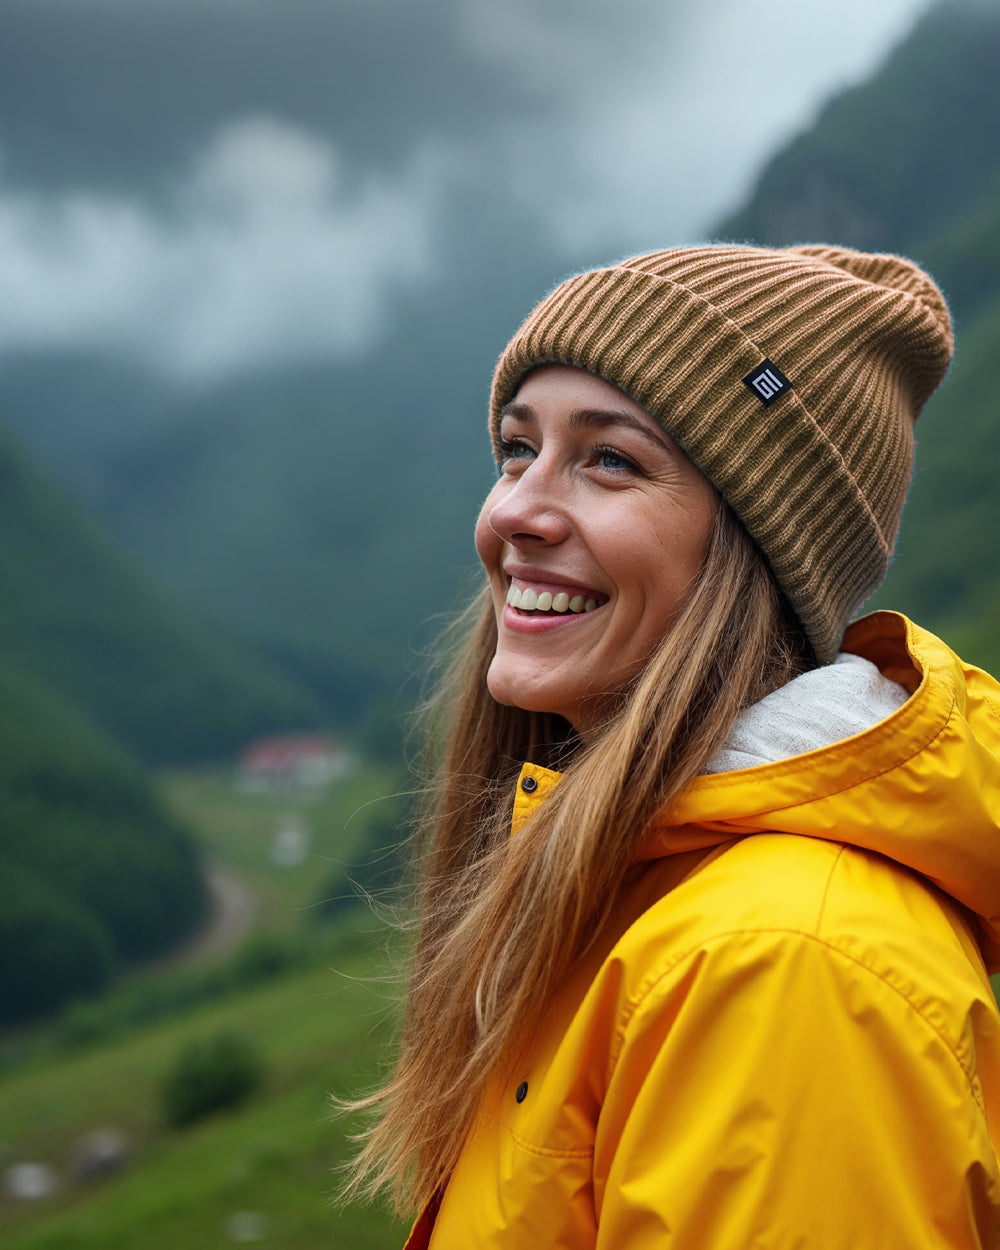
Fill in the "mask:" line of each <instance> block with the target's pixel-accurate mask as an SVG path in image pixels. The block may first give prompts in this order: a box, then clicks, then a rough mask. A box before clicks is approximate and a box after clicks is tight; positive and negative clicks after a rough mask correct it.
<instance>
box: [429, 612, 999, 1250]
mask: <svg viewBox="0 0 1000 1250" xmlns="http://www.w3.org/2000/svg"><path fill="white" fill-rule="evenodd" d="M844 649H845V650H847V651H850V652H854V653H855V654H860V655H863V656H865V657H866V658H867V659H869V660H871V661H873V662H874V663H876V664H877V665H878V667H879V668H880V669H881V671H882V673H883V674H884V675H885V676H887V677H890V678H892V679H893V680H894V681H896V682H898V683H900V684H901V685H902V686H904V687H905V689H906V690H907V691H908V692H909V695H910V697H909V698H908V699H907V701H906V702H905V703H904V704H903V705H902V706H901V707H900V708H899V710H898V711H896V712H895V713H893V714H892V715H891V716H889V717H888V719H886V720H883V721H881V722H880V723H878V724H877V725H875V726H874V727H873V728H871V729H869V730H867V731H866V732H864V733H861V734H858V735H857V736H855V737H851V738H848V739H847V740H845V741H843V742H839V743H837V744H835V745H833V746H830V747H825V748H822V749H820V750H815V751H811V752H809V753H807V754H804V755H798V756H795V757H793V758H790V759H786V760H782V761H779V762H777V763H771V764H765V765H763V766H761V767H757V768H751V769H744V770H741V771H738V772H729V773H719V774H716V775H712V776H705V777H699V778H698V779H697V780H696V781H695V782H694V783H693V784H692V785H691V786H690V787H689V788H688V789H687V790H686V791H685V792H684V794H683V795H682V796H681V798H680V800H679V801H678V802H677V803H676V804H675V805H674V807H673V809H672V810H671V813H670V816H669V819H668V820H664V821H663V823H662V824H658V825H657V826H656V827H655V828H654V829H653V830H652V831H651V834H650V836H649V838H648V839H647V840H646V842H645V844H644V846H643V847H642V849H641V852H640V855H639V856H638V857H637V861H636V863H635V864H634V865H633V868H632V870H631V875H630V878H629V887H628V889H627V891H626V892H625V895H624V897H623V899H622V901H621V904H620V906H619V908H618V910H617V912H616V913H615V915H614V916H613V917H612V920H611V922H610V924H609V925H608V926H607V929H606V931H605V932H604V933H602V935H601V938H600V940H599V941H598V942H597V943H596V945H595V946H594V947H593V948H592V949H591V950H590V951H589V953H588V955H587V957H586V958H585V960H584V961H583V962H582V963H581V965H580V966H579V967H578V968H577V970H576V972H575V974H574V975H573V977H572V978H571V979H570V981H569V982H568V983H567V984H566V986H565V987H564V989H563V991H562V993H561V995H560V996H558V997H557V998H556V999H555V1000H554V1001H553V1002H552V1004H551V1006H550V1008H549V1009H548V1010H547V1011H546V1012H545V1015H544V1018H543V1021H542V1023H541V1025H540V1026H539V1028H538V1029H537V1031H536V1032H535V1033H534V1034H533V1035H532V1036H531V1037H530V1038H528V1039H526V1041H527V1048H526V1052H525V1057H524V1058H523V1059H522V1060H521V1061H519V1062H518V1064H517V1066H511V1067H510V1069H509V1070H507V1071H504V1072H502V1073H500V1074H499V1076H498V1080H497V1083H496V1091H495V1097H494V1098H493V1099H492V1100H490V1101H489V1104H488V1105H485V1106H484V1107H483V1109H482V1112H481V1114H480V1116H479V1119H478V1121H477V1122H476V1123H475V1125H474V1126H473V1128H472V1131H471V1133H470V1136H469V1139H468V1141H467V1142H466V1145H465V1147H464V1150H463V1153H462V1155H461V1158H460V1161H459V1163H458V1166H457V1169H456V1171H455V1173H454V1175H453V1176H452V1178H451V1180H450V1182H449V1184H448V1186H447V1188H446V1189H445V1191H444V1193H443V1195H441V1196H440V1197H439V1200H437V1201H435V1202H434V1203H432V1204H431V1206H430V1207H429V1208H428V1209H427V1210H426V1211H424V1213H423V1214H422V1215H421V1217H420V1219H419V1220H418V1222H417V1224H416V1226H415V1228H414V1230H413V1232H412V1234H411V1236H410V1239H409V1241H408V1243H407V1250H424V1248H427V1247H429V1248H430V1250H813V1248H814V1250H938V1248H940V1250H944V1248H945V1247H947V1248H948V1250H997V1248H998V1247H1000V1168H998V1162H997V1150H998V1146H1000V1015H998V1012H997V1006H996V1002H995V999H994V996H993V993H992V990H991V986H990V982H989V980H988V976H987V970H988V969H989V970H996V969H998V968H1000V687H998V685H997V683H996V682H994V681H993V680H992V679H991V678H990V677H988V676H987V675H986V674H984V673H982V672H980V671H979V670H977V669H974V668H969V667H964V666H963V665H962V663H961V661H960V660H959V659H958V658H957V657H956V656H955V655H954V654H953V653H952V652H951V651H949V650H948V648H947V647H946V646H945V645H944V644H943V643H941V642H940V641H938V640H937V639H936V638H934V637H932V636H931V635H929V634H927V633H925V632H924V631H922V630H920V629H918V628H917V627H916V626H914V625H912V624H911V623H910V622H908V621H906V620H905V619H904V618H902V617H899V616H896V615H894V614H891V613H876V614H875V615H873V616H870V617H866V618H865V619H864V620H862V621H860V622H858V623H857V624H856V625H854V626H853V627H852V628H851V629H850V630H849V632H848V635H847V638H846V639H845V643H844ZM526 777H530V778H532V779H534V781H535V782H537V786H535V787H534V788H533V787H532V782H531V781H529V782H528V785H527V787H526V789H527V790H528V791H532V790H533V792H532V793H530V794H529V793H526V792H525V790H524V789H522V790H521V791H519V797H518V800H517V805H516V806H517V810H516V811H515V821H517V820H518V819H520V818H523V817H524V816H525V815H526V814H527V813H528V812H529V811H530V809H531V808H532V807H533V805H534V804H536V803H538V802H541V801H543V800H544V796H545V793H546V791H547V790H548V789H549V788H551V786H552V785H553V784H555V782H556V781H557V780H558V778H557V776H556V775H555V774H553V773H549V772H546V770H544V769H540V768H536V767H534V766H527V767H526V769H525V771H524V773H523V774H522V785H523V781H524V779H525V778H526Z"/></svg>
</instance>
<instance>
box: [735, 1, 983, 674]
mask: <svg viewBox="0 0 1000 1250" xmlns="http://www.w3.org/2000/svg"><path fill="white" fill-rule="evenodd" d="M998 60H1000V9H998V8H997V6H995V5H992V4H982V3H975V2H974V0H952V2H950V3H944V4H941V5H939V6H937V7H936V8H934V9H933V10H931V11H930V12H929V13H928V14H927V16H926V17H925V18H924V20H923V21H922V22H921V23H920V24H919V25H918V26H917V28H916V29H915V30H914V32H913V34H912V35H911V36H910V38H909V39H907V40H906V41H905V42H904V43H903V44H902V45H901V46H900V47H899V48H898V49H897V50H896V52H895V53H894V54H893V56H892V57H891V58H890V60H889V61H888V63H887V64H886V65H885V66H884V68H883V69H882V71H881V72H880V73H878V74H877V75H876V76H875V77H874V78H873V79H872V80H871V81H870V82H868V83H866V84H864V85H862V86H859V87H857V88H854V89H852V90H850V91H848V92H845V93H844V94H843V95H841V96H839V97H837V98H836V99H834V100H833V101H831V102H830V104H828V105H827V107H826V108H825V109H824V110H823V112H822V114H821V115H820V117H819V118H818V120H817V121H816V124H815V125H814V126H813V127H812V128H811V129H810V130H808V131H807V132H806V133H805V134H803V135H801V136H799V137H798V138H797V139H796V140H794V141H793V142H792V143H791V144H789V146H788V147H787V148H786V149H785V150H784V151H782V152H781V153H779V154H778V155H777V156H776V157H775V159H774V160H773V161H772V162H771V164H770V165H769V166H768V168H767V169H766V170H765V171H764V172H763V174H762V176H761V178H760V180H759V182H758V185H757V187H756V189H755V191H754V192H753V195H752V196H751V198H750V200H749V202H748V203H747V204H746V205H745V206H744V207H743V208H742V209H741V210H740V211H739V212H737V213H736V214H735V215H734V216H732V217H731V218H730V219H729V220H727V221H725V222H723V223H721V225H720V226H719V228H718V230H717V231H716V232H715V233H716V235H717V237H721V238H730V239H752V240H754V241H757V242H761V243H772V244H785V243H794V242H801V241H805V240H832V241H836V242H842V243H847V244H851V245H854V246H856V247H862V248H874V249H882V250H888V251H895V252H901V253H905V254H908V255H911V256H913V257H914V258H916V259H917V260H919V261H920V262H921V263H922V264H924V265H926V266H927V268H928V269H929V270H930V271H931V272H932V273H933V274H934V276H935V277H936V278H937V280H938V281H939V283H940V284H941V286H942V288H943V290H944V291H945V294H946V295H947V296H948V299H949V302H950V304H951V307H952V311H953V314H954V317H955V327H956V335H957V349H956V356H955V362H954V365H953V366H952V370H951V372H950V374H949V376H948V378H947V380H946V381H945V383H944V385H943V386H942V388H941V389H940V391H939V392H938V393H937V394H936V395H935V396H934V398H933V399H932V400H931V402H930V403H929V404H928V406H927V408H926V409H925V412H924V414H923V415H922V416H921V419H920V422H919V425H918V428H917V439H918V454H917V469H916V476H915V479H914V484H913V486H912V488H911V491H910V494H909V497H908V499H907V506H906V511H905V514H904V521H903V528H902V532H901V535H900V539H899V542H898V544H897V549H896V556H895V558H894V561H893V564H892V567H891V569H890V572H889V576H888V578H887V580H886V583H885V586H884V587H883V589H882V590H881V591H880V592H879V594H878V595H877V596H876V597H875V599H873V600H872V601H871V603H870V604H869V606H885V607H890V606H891V607H898V608H901V609H902V610H904V611H906V612H908V613H910V614H911V615H913V616H915V617H917V618H918V619H920V620H921V621H922V622H923V623H925V624H928V625H930V626H932V627H933V628H937V629H939V630H941V631H942V632H943V633H945V635H946V636H947V637H948V638H949V639H952V640H954V641H955V642H956V644H957V645H961V646H962V647H963V649H965V650H966V654H967V655H968V658H970V659H972V660H974V661H976V662H978V663H981V664H984V665H986V666H987V667H991V668H994V669H996V668H1000V545H998V544H997V542H996V535H997V533H1000V489H998V485H997V467H998V465H1000V400H998V398H997V386H996V379H995V365H994V362H995V361H996V360H997V359H998V357H1000V161H998V159H997V153H998V150H1000V149H998V145H997V136H998V135H1000V77H998V75H997V74H996V68H995V67H996V65H997V62H998Z"/></svg>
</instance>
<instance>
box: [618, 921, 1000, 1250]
mask: <svg viewBox="0 0 1000 1250" xmlns="http://www.w3.org/2000/svg"><path fill="white" fill-rule="evenodd" d="M617 1045H618V1050H617V1054H616V1055H615V1056H614V1061H613V1068H612V1071H611V1073H610V1077H609V1088H608V1092H607V1096H606V1098H605V1101H604V1106H603V1110H602V1112H601V1118H600V1123H599V1125H598V1133H597V1142H596V1146H597V1150H596V1154H595V1176H596V1179H597V1184H596V1197H597V1209H598V1237H597V1247H598V1250H654V1248H655V1250H668V1248H669V1250H751V1248H752V1250H792V1248H793V1247H795V1248H796V1250H807V1248H811V1247H815V1248H816V1250H897V1248H898V1250H904V1248H905V1250H913V1248H914V1247H918V1246H919V1247H921V1248H922V1250H945V1248H947V1250H988V1248H989V1247H997V1246H1000V1177H998V1169H997V1159H996V1155H995V1152H994V1148H993V1145H992V1144H991V1140H990V1133H989V1129H988V1125H987V1121H986V1116H985V1112H984V1107H983V1103H982V1092H981V1090H980V1089H979V1086H978V1082H977V1081H976V1078H975V1074H974V1072H973V1071H971V1065H972V1063H973V1062H974V1058H973V1057H971V1056H970V1055H969V1054H963V1053H962V1050H961V1048H960V1047H956V1046H955V1044H954V1042H952V1043H949V1041H948V1040H946V1038H945V1036H944V1035H943V1034H942V1033H941V1032H940V1031H939V1029H938V1028H937V1027H936V1024H935V1020H934V1018H933V1013H932V1012H927V1011H925V1010H918V1009H917V1007H916V1006H915V1005H914V1004H912V1003H911V1002H910V1001H908V1000H907V998H906V997H905V996H904V995H902V994H901V993H900V992H899V990H898V989H897V988H894V987H893V986H892V985H890V984H889V983H887V981H886V980H885V979H883V978H882V977H880V976H879V975H878V974H877V973H876V972H873V971H872V970H871V968H870V967H867V966H864V965H862V964H860V963H858V962H856V961H855V960H854V959H852V958H850V957H849V956H848V955H847V954H845V953H844V952H842V951H840V950H837V949H834V948H833V947H831V946H829V945H827V944H825V943H824V942H823V941H821V940H819V939H817V938H814V937H811V936H809V935H806V934H800V933H788V932H767V933H760V932H752V933H736V934H728V935H725V936H724V937H720V938H718V939H717V940H715V941H713V942H712V943H709V944H706V945H705V946H704V947H703V948H702V949H701V950H699V951H697V952H694V953H692V954H689V955H688V956H686V957H685V959H683V960H682V961H680V963H678V964H677V965H675V966H673V967H671V968H670V969H669V970H668V971H666V972H663V973H661V974H659V975H658V976H656V977H655V978H654V977H651V978H650V979H649V983H648V986H645V987H644V992H643V994H642V995H641V997H640V998H639V999H638V1000H637V1001H636V1002H635V1003H634V1004H633V1006H632V1010H631V1013H630V1014H628V1015H627V1017H626V1019H625V1022H624V1024H623V1026H622V1029H621V1031H620V1034H619V1037H618V1043H617ZM970 1049H971V1048H970Z"/></svg>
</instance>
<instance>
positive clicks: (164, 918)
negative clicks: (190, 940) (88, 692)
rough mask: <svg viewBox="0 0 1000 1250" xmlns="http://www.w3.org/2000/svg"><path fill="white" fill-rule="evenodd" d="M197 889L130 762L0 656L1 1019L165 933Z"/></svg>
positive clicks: (96, 974) (181, 838)
mask: <svg viewBox="0 0 1000 1250" xmlns="http://www.w3.org/2000/svg"><path fill="white" fill-rule="evenodd" d="M205 901H206V900H205V889H204V885H203V882H202V878H201V874H200V871H199V866H198V863H197V859H196V855H195V851H194V846H193V842H192V841H191V839H190V838H189V836H188V834H187V833H186V832H185V831H184V830H182V829H181V828H180V827H179V826H178V825H177V824H176V823H175V822H174V820H173V819H172V818H170V817H169V816H168V815H167V814H166V813H165V811H164V810H163V809H162V807H161V806H160V804H159V802H158V800H157V799H156V796H155V795H154V793H153V790H152V787H151V786H150V784H149V782H148V781H147V780H146V778H145V776H144V775H143V773H142V770H141V769H140V768H139V766H138V765H137V764H135V763H134V762H133V761H131V760H130V759H129V757H128V756H127V755H126V754H125V753H124V752H123V751H122V750H121V749H120V748H119V747H118V746H116V745H115V744H114V743H113V742H112V741H111V740H110V739H109V738H108V737H106V736H105V735H104V734H102V733H101V732H100V731H99V730H97V729H96V728H94V727H93V726H91V725H89V724H88V723H87V722H86V721H85V720H84V718H83V717H81V716H80V715H79V714H78V713H77V712H75V711H74V710H73V709H72V708H70V707H69V706H68V705H66V704H65V703H63V702H62V701H60V700H59V699H57V698H56V697H55V696H54V695H51V694H49V693H47V692H45V691H43V690H42V689H41V688H40V687H39V686H37V685H36V684H35V683H34V682H32V681H31V680H29V679H28V678H26V677H24V676H23V675H15V674H14V673H12V672H11V671H10V670H9V669H7V668H6V667H0V1025H4V1024H10V1023H15V1022H18V1021H20V1020H23V1019H26V1018H30V1017H32V1016H35V1015H38V1014H41V1013H44V1012H46V1011H49V1010H51V1009H52V1008H54V1007H56V1006H58V1005H59V1004H61V1003H62V1002H64V1001H66V1000H67V999H69V998H74V997H77V996H79V995H81V994H85V993H87V992H92V991H95V990H97V989H100V988H101V987H102V986H103V985H105V984H106V983H107V982H108V981H109V980H110V979H111V977H112V976H113V975H114V974H115V972H116V971H117V970H118V969H120V968H121V967H122V966H124V965H126V964H128V963H132V962H135V961H136V960H140V959H143V958H147V957H149V956H151V955H155V954H158V953H160V952H161V951H163V950H166V949H168V948H169V947H171V946H172V945H175V944H176V943H177V942H178V941H179V940H180V939H181V938H183V937H184V936H185V935H186V934H188V933H189V932H190V931H191V929H192V928H193V926H194V925H195V924H196V923H197V921H198V920H199V919H200V918H201V916H202V914H203V912H204V908H205Z"/></svg>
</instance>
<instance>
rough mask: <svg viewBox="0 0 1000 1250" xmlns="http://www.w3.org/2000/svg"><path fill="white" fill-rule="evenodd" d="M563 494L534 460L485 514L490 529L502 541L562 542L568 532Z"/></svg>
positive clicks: (549, 475)
mask: <svg viewBox="0 0 1000 1250" xmlns="http://www.w3.org/2000/svg"><path fill="white" fill-rule="evenodd" d="M564 495H565V492H564V491H562V490H561V489H560V487H559V484H558V482H557V481H556V480H555V479H554V477H553V475H551V474H549V473H547V472H545V471H544V469H543V467H542V466H541V465H540V464H539V463H538V462H537V461H536V462H535V463H534V464H533V465H531V467H530V468H528V469H526V470H525V471H524V472H523V473H522V474H521V476H520V477H519V478H518V479H517V481H516V482H515V483H514V484H513V485H512V486H511V487H510V488H509V489H508V490H506V491H504V493H503V494H502V495H501V496H500V497H499V498H498V499H497V500H496V501H495V502H494V503H493V505H492V507H491V508H490V509H489V511H488V520H489V525H490V528H491V529H492V530H493V532H494V533H495V534H497V535H499V537H500V538H502V539H503V540H504V542H507V543H510V544H511V545H512V546H515V547H516V546H517V545H518V544H523V543H532V542H536V543H558V542H562V541H563V539H564V538H566V536H567V535H568V533H569V531H570V528H571V526H570V519H569V512H568V506H567V500H566V499H565V497H564Z"/></svg>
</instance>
